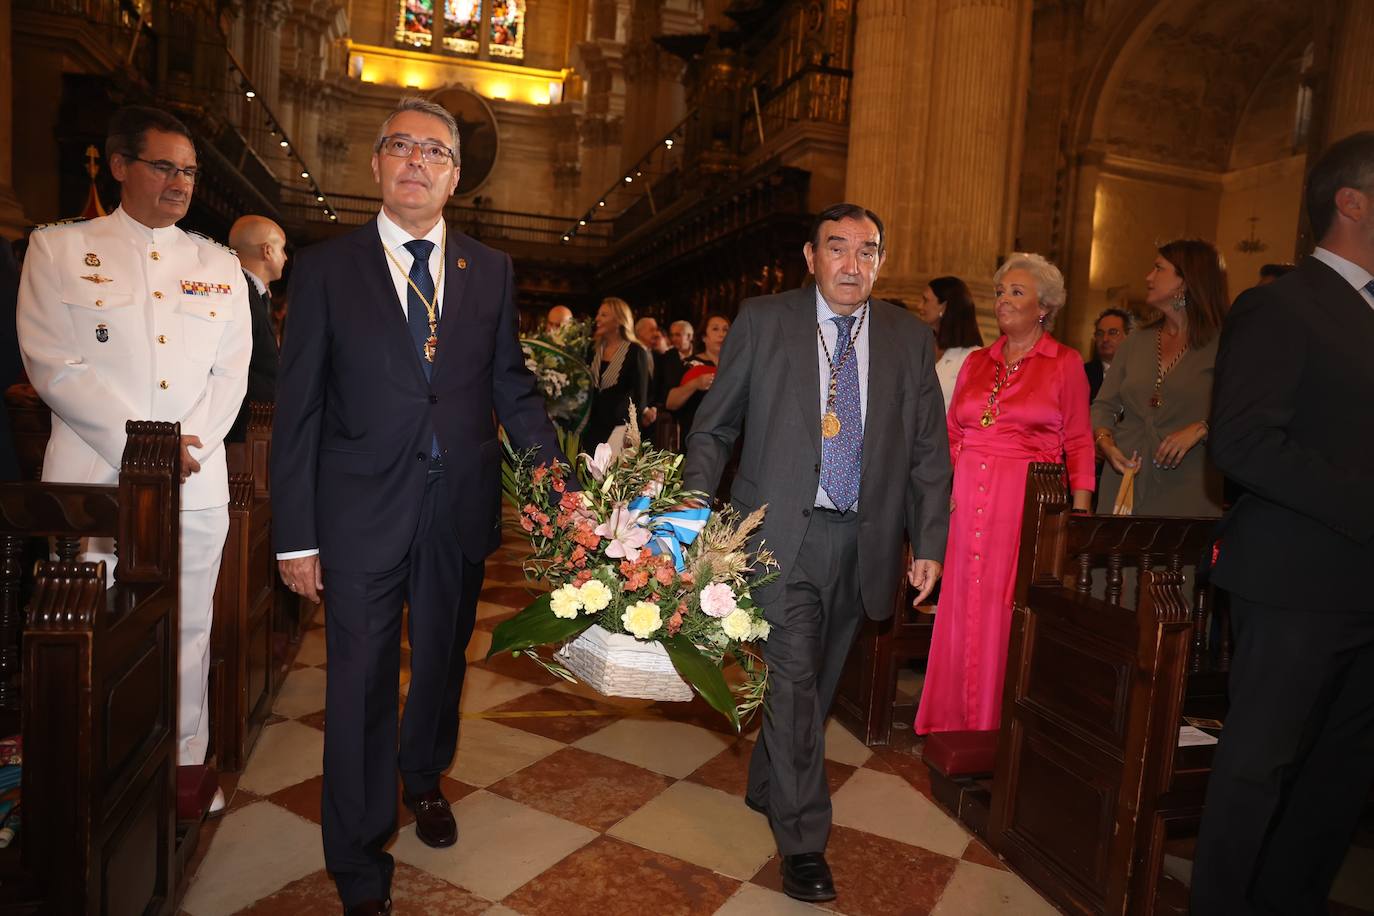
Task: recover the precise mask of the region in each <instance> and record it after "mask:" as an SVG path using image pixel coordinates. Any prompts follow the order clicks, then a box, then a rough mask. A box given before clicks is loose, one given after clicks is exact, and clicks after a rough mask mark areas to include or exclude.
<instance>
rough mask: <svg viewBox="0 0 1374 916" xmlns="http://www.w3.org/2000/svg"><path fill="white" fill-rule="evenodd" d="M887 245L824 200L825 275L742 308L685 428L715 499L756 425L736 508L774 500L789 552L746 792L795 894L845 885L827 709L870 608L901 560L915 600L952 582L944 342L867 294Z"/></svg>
mask: <svg viewBox="0 0 1374 916" xmlns="http://www.w3.org/2000/svg"><path fill="white" fill-rule="evenodd" d="M885 242H886V239H885V238H884V236H883V226H882V222H881V221H880V220H879V219H878V217H877V215H876V214H874V213H872V212H871V211H869V210H865V209H864V208H862V207H859V206H855V205H854V204H838V205H836V206H833V207H830V208H829V209H827V210H825V211H823V212H822V213H821V214H820V215H819V216H818V217H817V219H816V222H815V225H814V226H813V228H812V233H811V241H809V242H807V243H806V245H805V246H804V249H803V253H804V254H805V256H806V264H807V267H808V268H809V269H810V270H811V272H812V273H813V274H815V277H816V285H815V287H814V288H813V287H804V288H802V289H797V290H793V291H791V292H788V293H782V294H780V295H776V296H763V297H760V298H757V299H750V300H747V301H746V302H744V303H743V304H742V305H741V306H740V311H739V317H738V318H737V319H736V320H735V323H734V324H733V325H732V326H731V328H730V336H729V337H728V338H726V341H725V349H724V351H723V352H722V354H721V359H720V371H719V372H718V373H717V374H716V380H715V382H714V383H713V384H712V386H711V389H710V391H708V392H707V394H706V398H705V400H704V401H702V404H701V407H700V409H699V410H698V411H697V415H696V420H695V423H694V425H693V426H692V430H691V434H690V435H689V436H688V437H687V443H686V444H687V460H686V463H685V465H684V468H683V478H684V481H685V483H686V484H687V486H688V487H690V488H692V489H694V490H701V491H702V492H705V493H714V492H715V490H716V486H717V485H718V484H719V482H720V476H721V472H722V471H723V470H724V468H725V463H726V461H727V460H728V459H729V458H730V456H731V454H732V452H733V451H734V446H735V441H736V439H738V438H739V436H740V434H741V432H742V431H744V430H748V432H747V433H746V434H745V436H744V447H743V452H742V455H741V457H740V463H739V473H738V475H737V476H736V477H735V479H734V481H733V483H732V484H731V488H730V498H731V502H732V503H733V505H734V506H735V508H736V509H738V510H739V511H740V512H750V511H752V510H754V509H757V508H759V507H760V506H764V505H766V506H767V507H768V512H767V515H766V516H765V518H764V521H763V527H762V530H761V537H762V538H763V541H764V543H766V544H767V546H768V547H769V549H771V550H772V552H773V554H774V556H776V557H777V560H778V564H779V576H778V579H777V580H776V581H774V582H773V583H771V584H769V585H767V586H765V587H764V588H761V589H758V590H756V591H755V593H754V598H755V600H757V601H758V603H759V606H760V607H762V608H763V609H764V618H765V619H766V620H767V621H768V622H769V623H770V624H772V633H771V634H769V636H768V639H767V640H766V641H765V642H764V645H763V656H764V660H765V661H766V662H767V663H768V668H769V682H768V695H767V698H766V700H765V704H766V705H765V714H764V718H763V731H762V732H761V733H760V736H759V740H758V743H757V744H756V745H755V747H754V754H753V758H752V759H751V761H750V766H749V789H748V792H747V794H746V795H745V801H746V804H748V805H749V806H750V807H752V808H754V809H755V810H757V811H760V812H762V813H764V814H766V815H767V817H768V820H769V824H770V826H771V827H772V829H773V837H774V839H775V840H776V841H777V844H778V852H779V853H781V855H782V879H783V890H784V891H786V892H787V894H788V895H789V896H791V897H795V898H797V899H799V900H807V901H822V900H831V899H833V898H834V897H835V885H834V881H833V879H832V878H831V874H830V867H829V865H828V864H827V862H826V860H825V846H826V841H827V839H828V838H829V835H830V819H831V808H830V790H829V787H828V785H827V783H826V778H825V718H826V716H827V715H828V714H829V712H830V705H831V703H832V702H833V701H834V699H835V689H836V687H837V685H838V683H839V676H840V670H841V669H842V668H843V667H844V661H845V658H846V656H847V655H848V654H849V649H850V646H852V645H853V643H854V637H855V634H856V633H857V632H858V629H859V623H860V621H861V620H862V619H863V616H864V613H865V612H867V614H868V616H869V617H871V618H873V619H875V620H882V619H885V618H887V617H890V616H891V615H892V607H893V603H894V598H895V594H896V589H897V586H898V584H899V582H900V580H901V576H902V572H903V570H902V568H901V566H902V541H903V535H904V534H905V535H906V537H907V538H909V539H910V542H911V550H912V556H913V557H916V558H918V559H913V560H912V561H911V564H910V567H909V569H908V570H906V572H907V575H908V578H909V579H910V581H911V584H912V586H913V587H915V588H916V589H917V590H918V592H919V594H918V595H917V598H916V601H917V603H919V602H921V601H924V600H925V598H926V597H927V596H928V595H929V594H930V591H931V589H932V588H934V587H935V582H936V580H937V579H938V578H939V576H940V565H941V562H942V561H943V560H944V556H945V539H946V536H947V534H948V531H949V495H950V492H949V491H950V478H951V476H952V471H951V469H950V461H949V441H948V437H947V434H946V432H945V409H944V397H943V395H941V394H940V384H939V381H938V380H937V378H936V376H935V338H934V337H933V336H932V335H931V333H930V331H929V330H928V329H927V328H926V327H925V326H924V325H922V324H921V323H920V322H919V321H918V320H917V319H916V317H915V316H914V315H912V314H911V313H910V312H908V311H906V310H905V309H900V308H897V307H896V306H893V305H891V304H889V303H886V302H882V301H879V300H877V299H870V298H869V294H870V293H871V292H872V290H873V283H874V281H875V280H876V279H877V277H878V269H879V268H880V267H881V265H882V261H883V252H884V245H885Z"/></svg>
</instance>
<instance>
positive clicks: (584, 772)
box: [487, 747, 673, 831]
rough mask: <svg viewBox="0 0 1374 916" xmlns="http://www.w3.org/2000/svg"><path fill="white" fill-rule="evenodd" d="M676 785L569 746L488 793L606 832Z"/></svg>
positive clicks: (647, 771)
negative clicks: (669, 787)
mask: <svg viewBox="0 0 1374 916" xmlns="http://www.w3.org/2000/svg"><path fill="white" fill-rule="evenodd" d="M672 783H673V780H672V779H670V778H669V777H667V776H663V775H661V774H659V773H654V772H651V771H649V770H645V769H642V768H640V767H637V766H634V765H633V764H629V763H625V762H623V761H620V760H613V759H612V758H610V757H603V756H601V755H600V754H593V753H591V752H589V751H584V750H580V749H578V748H573V747H570V748H565V749H564V750H561V751H556V752H554V753H552V754H550V755H549V756H547V757H545V758H544V759H543V760H540V761H539V762H537V763H534V764H531V765H530V766H527V767H525V768H524V769H523V770H520V771H519V772H518V773H513V774H512V775H510V776H507V777H506V778H505V779H502V780H500V781H499V782H496V783H495V784H493V785H491V786H488V787H487V791H489V792H493V793H495V794H497V795H501V796H504V797H506V798H509V799H511V800H512V801H517V802H520V803H521V804H525V805H528V806H530V807H531V808H538V809H539V810H540V811H544V812H546V813H548V814H552V815H554V816H555V817H561V818H563V819H564V820H568V821H572V822H573V823H576V824H581V825H582V826H584V827H590V828H591V829H593V830H597V831H604V830H607V829H609V828H611V827H613V826H615V825H616V824H617V823H619V822H620V821H621V820H623V819H624V818H626V817H628V816H629V815H630V814H633V813H634V812H635V811H637V810H639V809H640V808H641V807H643V806H644V805H646V804H648V803H649V802H650V801H651V800H652V799H654V798H655V797H657V796H658V794H659V793H661V792H662V791H663V790H664V789H666V788H668V786H670V785H672Z"/></svg>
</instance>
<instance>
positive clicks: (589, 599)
mask: <svg viewBox="0 0 1374 916" xmlns="http://www.w3.org/2000/svg"><path fill="white" fill-rule="evenodd" d="M611 597H612V595H611V590H610V589H609V588H607V587H606V583H604V582H602V581H601V580H600V579H588V580H587V581H586V582H585V583H583V585H582V587H581V588H579V589H578V590H577V598H578V600H579V601H581V602H582V607H583V609H584V610H586V612H587V613H588V614H595V613H596V612H597V611H604V610H605V609H606V605H608V604H610V603H611Z"/></svg>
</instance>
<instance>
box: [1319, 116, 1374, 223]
mask: <svg viewBox="0 0 1374 916" xmlns="http://www.w3.org/2000/svg"><path fill="white" fill-rule="evenodd" d="M1341 188H1356V189H1357V190H1360V191H1364V192H1365V193H1367V194H1369V193H1374V131H1369V130H1365V131H1360V132H1359V133H1357V134H1351V135H1350V136H1348V137H1346V138H1345V139H1344V140H1338V141H1336V142H1335V143H1333V144H1331V146H1329V147H1328V148H1327V150H1326V152H1324V153H1322V154H1321V157H1320V158H1319V159H1317V164H1316V165H1314V166H1312V171H1311V172H1310V173H1309V174H1308V176H1307V195H1306V204H1307V221H1308V222H1310V223H1311V224H1312V235H1313V237H1314V238H1316V240H1317V241H1318V242H1320V241H1321V240H1322V239H1323V238H1325V237H1326V234H1327V233H1328V232H1330V231H1331V225H1332V224H1333V223H1334V222H1335V221H1336V192H1337V191H1339V190H1340V189H1341Z"/></svg>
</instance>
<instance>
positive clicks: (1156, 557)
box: [983, 464, 1225, 914]
mask: <svg viewBox="0 0 1374 916" xmlns="http://www.w3.org/2000/svg"><path fill="white" fill-rule="evenodd" d="M1062 475H1063V471H1062V468H1061V467H1059V466H1058V465H1047V464H1037V465H1032V467H1031V469H1030V477H1029V480H1028V484H1027V489H1026V510H1025V521H1024V527H1023V530H1022V537H1021V548H1020V550H1021V553H1020V557H1019V567H1018V571H1017V581H1016V587H1015V597H1014V605H1013V612H1012V628H1011V640H1010V645H1009V649H1008V662H1007V676H1006V682H1005V692H1004V698H1003V708H1002V726H1001V730H1000V733H999V736H998V747H997V753H996V766H995V770H994V773H993V778H992V782H991V793H990V794H991V797H990V799H989V805H988V810H987V824H986V830H985V831H983V835H984V838H985V839H986V840H987V842H988V843H989V845H991V846H992V848H993V849H994V850H995V851H996V852H997V853H998V854H999V855H1001V856H1003V857H1004V858H1006V860H1007V861H1008V862H1009V863H1010V864H1011V865H1012V866H1013V867H1014V868H1016V869H1017V870H1018V871H1020V872H1021V873H1022V874H1023V875H1025V876H1026V877H1027V878H1028V879H1029V880H1030V881H1031V882H1032V883H1034V884H1035V885H1036V887H1037V888H1038V889H1039V890H1040V892H1041V893H1043V894H1045V895H1046V896H1047V897H1049V898H1050V900H1052V901H1053V902H1054V903H1055V904H1056V905H1058V906H1059V907H1061V908H1062V909H1064V910H1065V911H1067V912H1070V913H1142V914H1148V913H1156V912H1168V911H1173V912H1180V913H1182V912H1186V894H1181V893H1180V891H1181V887H1180V886H1178V885H1176V884H1175V885H1171V886H1169V887H1168V889H1167V892H1163V893H1162V891H1164V890H1165V882H1163V880H1162V860H1163V856H1164V851H1165V847H1166V844H1167V843H1169V842H1170V841H1171V840H1177V839H1179V838H1181V837H1186V836H1188V835H1189V834H1191V833H1195V831H1196V827H1197V823H1198V820H1199V818H1200V815H1201V810H1202V801H1203V792H1204V790H1205V788H1206V780H1207V775H1208V773H1209V770H1210V765H1211V756H1212V752H1213V749H1214V748H1213V747H1210V746H1209V747H1191V748H1180V747H1178V742H1179V728H1180V726H1181V725H1183V722H1182V717H1183V715H1184V713H1185V712H1192V711H1194V710H1192V709H1191V704H1190V676H1191V677H1193V678H1194V681H1193V683H1194V684H1196V685H1197V689H1196V690H1195V691H1193V693H1194V694H1195V698H1196V701H1197V702H1199V703H1205V704H1207V705H1206V708H1205V709H1199V710H1197V711H1198V712H1202V713H1203V714H1205V715H1209V716H1212V717H1217V718H1220V717H1221V716H1222V715H1224V710H1223V709H1221V708H1219V707H1218V705H1217V699H1218V698H1217V696H1216V690H1215V684H1216V678H1215V677H1214V676H1213V677H1210V678H1209V674H1214V673H1215V672H1216V671H1217V670H1218V669H1220V668H1222V667H1224V661H1225V649H1224V647H1223V646H1218V647H1216V650H1217V651H1216V652H1215V653H1213V652H1212V651H1211V647H1209V646H1208V645H1207V641H1206V639H1205V633H1206V627H1207V623H1208V620H1209V617H1210V609H1211V599H1212V596H1211V589H1210V587H1209V586H1208V585H1207V584H1206V581H1205V578H1206V575H1205V574H1206V569H1207V567H1208V565H1209V564H1208V562H1207V561H1208V560H1209V559H1210V556H1209V553H1210V548H1211V544H1212V537H1213V531H1214V528H1215V520H1214V519H1190V518H1149V517H1131V516H1088V515H1075V514H1071V513H1070V511H1069V499H1068V492H1067V490H1066V488H1065V485H1064V482H1063V476H1062ZM1189 566H1196V567H1197V569H1198V570H1200V571H1201V572H1200V574H1199V575H1198V577H1197V579H1196V581H1195V582H1194V588H1193V593H1192V594H1191V595H1189V594H1187V593H1185V587H1184V586H1185V576H1184V569H1185V567H1189ZM1132 567H1133V568H1134V569H1135V572H1136V585H1137V588H1136V592H1135V595H1134V600H1133V601H1131V600H1129V599H1130V597H1131V596H1129V595H1123V592H1124V586H1125V582H1126V581H1127V579H1128V576H1127V575H1126V570H1127V569H1130V568H1132ZM1096 570H1102V571H1103V572H1104V573H1105V575H1101V574H1099V578H1101V579H1103V580H1105V594H1103V595H1101V596H1098V595H1095V594H1093V591H1094V589H1093V580H1094V572H1095V571H1096ZM1123 598H1124V599H1125V600H1124V601H1123ZM1130 605H1134V607H1133V608H1131V607H1129V606H1130ZM1219 629H1220V630H1221V631H1222V632H1224V631H1225V628H1224V627H1222V628H1219ZM1222 702H1223V704H1224V698H1223V700H1222Z"/></svg>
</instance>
